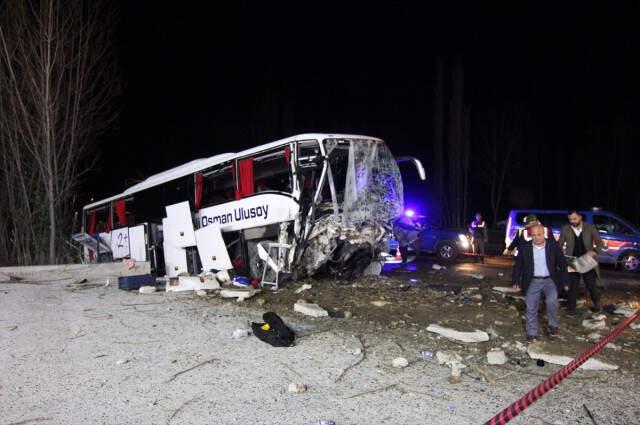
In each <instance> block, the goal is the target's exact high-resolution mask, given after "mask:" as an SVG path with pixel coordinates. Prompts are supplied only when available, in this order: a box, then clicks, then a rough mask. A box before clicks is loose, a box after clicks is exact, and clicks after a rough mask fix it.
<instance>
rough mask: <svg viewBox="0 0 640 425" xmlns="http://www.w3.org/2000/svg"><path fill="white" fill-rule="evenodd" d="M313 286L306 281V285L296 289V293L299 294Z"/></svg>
mask: <svg viewBox="0 0 640 425" xmlns="http://www.w3.org/2000/svg"><path fill="white" fill-rule="evenodd" d="M311 288H312V286H311V285H309V284H308V283H305V284H304V285H302V286H301V287H299V288H298V289H296V291H295V292H296V294H299V293H300V292H302V291H306V290H307V289H311Z"/></svg>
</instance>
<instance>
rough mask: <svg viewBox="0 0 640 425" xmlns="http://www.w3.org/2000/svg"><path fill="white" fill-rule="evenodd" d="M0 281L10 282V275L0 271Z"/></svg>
mask: <svg viewBox="0 0 640 425" xmlns="http://www.w3.org/2000/svg"><path fill="white" fill-rule="evenodd" d="M0 282H11V277H9V276H8V275H6V274H2V273H0Z"/></svg>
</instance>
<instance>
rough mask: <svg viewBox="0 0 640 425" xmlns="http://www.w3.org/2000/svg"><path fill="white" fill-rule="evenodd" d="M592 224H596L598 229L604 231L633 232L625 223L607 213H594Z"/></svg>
mask: <svg viewBox="0 0 640 425" xmlns="http://www.w3.org/2000/svg"><path fill="white" fill-rule="evenodd" d="M593 224H595V225H596V228H597V229H598V231H600V232H604V233H619V234H620V233H621V234H626V235H628V234H631V233H633V232H632V231H631V229H629V227H627V226H626V225H625V224H623V223H622V222H620V221H619V220H617V219H615V218H613V217H610V216H608V215H601V214H594V215H593Z"/></svg>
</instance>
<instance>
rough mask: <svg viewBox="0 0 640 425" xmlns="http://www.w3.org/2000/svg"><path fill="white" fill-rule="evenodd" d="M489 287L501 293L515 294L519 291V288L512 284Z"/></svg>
mask: <svg viewBox="0 0 640 425" xmlns="http://www.w3.org/2000/svg"><path fill="white" fill-rule="evenodd" d="M491 289H492V290H494V291H496V292H500V293H503V294H516V293H518V292H520V290H519V289H516V288H514V287H512V286H494V287H493V288H491Z"/></svg>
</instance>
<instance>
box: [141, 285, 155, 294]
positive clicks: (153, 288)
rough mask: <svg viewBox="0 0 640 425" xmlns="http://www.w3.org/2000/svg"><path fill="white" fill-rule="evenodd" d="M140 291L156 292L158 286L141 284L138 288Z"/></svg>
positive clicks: (142, 292) (146, 292) (144, 292)
mask: <svg viewBox="0 0 640 425" xmlns="http://www.w3.org/2000/svg"><path fill="white" fill-rule="evenodd" d="M138 292H140V293H141V294H153V293H154V292H156V287H155V286H141V287H140V289H138Z"/></svg>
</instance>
